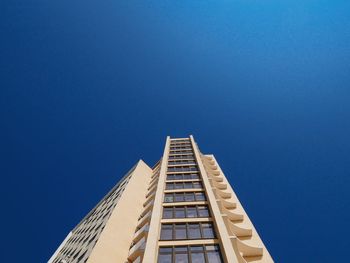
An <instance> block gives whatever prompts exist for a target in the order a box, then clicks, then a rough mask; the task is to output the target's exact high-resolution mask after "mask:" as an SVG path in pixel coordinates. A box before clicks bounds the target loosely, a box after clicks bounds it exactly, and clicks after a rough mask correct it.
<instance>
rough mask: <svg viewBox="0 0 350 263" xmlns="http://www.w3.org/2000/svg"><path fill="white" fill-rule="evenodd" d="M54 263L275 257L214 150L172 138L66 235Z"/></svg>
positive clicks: (228, 261)
mask: <svg viewBox="0 0 350 263" xmlns="http://www.w3.org/2000/svg"><path fill="white" fill-rule="evenodd" d="M48 262H49V263H77V262H89V263H112V262H113V263H141V262H143V263H156V262H158V263H175V262H176V263H236V262H237V263H244V262H257V263H259V262H261V263H263V262H273V260H272V258H271V256H270V254H269V252H268V251H267V249H266V247H265V246H264V243H263V242H262V240H261V239H260V237H259V235H258V233H257V231H256V230H255V228H254V226H253V224H252V222H251V221H250V219H249V217H248V215H247V214H246V212H245V211H244V209H243V207H242V205H241V203H240V202H239V200H238V198H237V196H236V194H235V193H234V191H233V189H232V187H231V186H230V184H229V182H228V181H227V179H226V177H225V175H224V173H223V172H222V170H221V169H220V167H219V165H218V163H217V161H216V159H215V157H214V156H213V155H206V154H202V153H201V152H200V150H199V148H198V146H197V144H196V142H195V141H194V138H193V136H190V137H189V138H170V137H167V139H166V144H165V148H164V153H163V156H162V158H161V159H160V161H158V163H157V164H156V165H155V166H154V167H153V168H150V167H149V166H148V165H147V164H145V163H144V162H143V161H141V160H140V161H139V162H138V163H137V164H136V165H135V166H134V167H133V168H132V169H131V170H130V171H129V172H128V173H127V174H126V175H125V176H124V177H123V178H122V179H121V180H120V181H119V182H118V184H117V185H116V186H115V187H114V188H113V189H112V190H111V191H110V192H109V193H108V194H107V195H106V196H105V197H104V198H103V199H102V200H101V201H100V202H99V203H98V204H97V205H96V206H95V208H94V209H92V210H91V212H90V213H89V214H88V215H87V216H86V217H85V218H84V219H83V220H82V221H81V222H80V223H79V224H78V225H77V226H76V227H75V228H74V229H73V230H72V231H71V232H70V233H69V234H68V236H67V237H66V238H65V240H64V241H63V242H62V244H61V245H60V246H59V247H58V249H57V250H56V252H55V253H54V254H53V255H52V257H51V258H50V260H49V261H48Z"/></svg>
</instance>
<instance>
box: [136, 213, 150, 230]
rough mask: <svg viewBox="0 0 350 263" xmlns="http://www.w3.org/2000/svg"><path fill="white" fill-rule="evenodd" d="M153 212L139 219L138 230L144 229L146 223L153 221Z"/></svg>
mask: <svg viewBox="0 0 350 263" xmlns="http://www.w3.org/2000/svg"><path fill="white" fill-rule="evenodd" d="M151 215H152V210H150V211H148V213H147V214H145V215H144V216H143V217H141V218H140V219H139V222H138V224H137V227H138V228H141V227H143V226H144V225H145V224H146V223H148V222H149V221H150V220H151Z"/></svg>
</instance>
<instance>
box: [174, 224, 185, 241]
mask: <svg viewBox="0 0 350 263" xmlns="http://www.w3.org/2000/svg"><path fill="white" fill-rule="evenodd" d="M174 226H175V236H174V237H175V239H187V234H186V224H175V225H174Z"/></svg>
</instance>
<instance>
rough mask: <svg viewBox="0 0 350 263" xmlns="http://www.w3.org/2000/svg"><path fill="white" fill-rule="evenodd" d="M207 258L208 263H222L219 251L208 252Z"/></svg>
mask: <svg viewBox="0 0 350 263" xmlns="http://www.w3.org/2000/svg"><path fill="white" fill-rule="evenodd" d="M207 256H208V262H210V263H222V262H223V261H222V260H221V255H220V252H219V251H210V252H209V251H208V252H207Z"/></svg>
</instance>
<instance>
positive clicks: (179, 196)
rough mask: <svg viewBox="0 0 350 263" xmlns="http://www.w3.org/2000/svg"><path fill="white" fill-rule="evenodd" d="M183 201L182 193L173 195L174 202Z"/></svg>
mask: <svg viewBox="0 0 350 263" xmlns="http://www.w3.org/2000/svg"><path fill="white" fill-rule="evenodd" d="M183 201H185V198H184V194H183V193H176V194H175V202H183Z"/></svg>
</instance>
